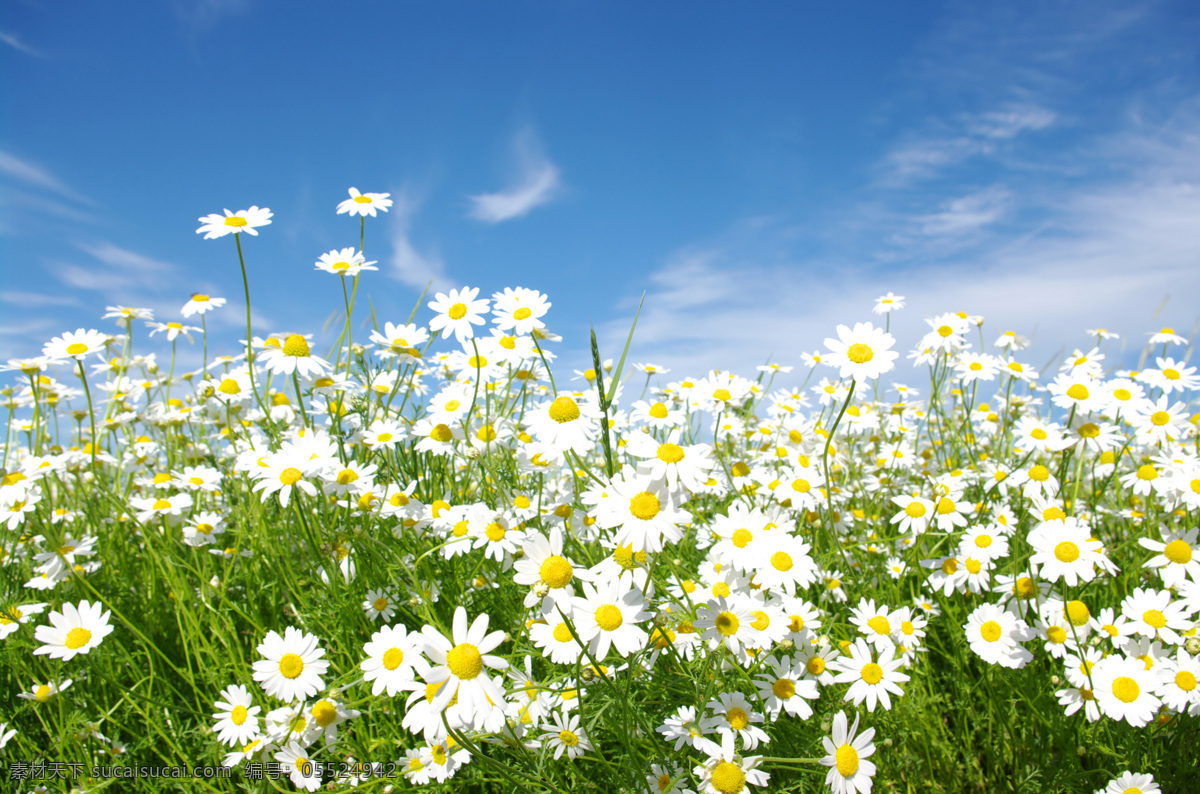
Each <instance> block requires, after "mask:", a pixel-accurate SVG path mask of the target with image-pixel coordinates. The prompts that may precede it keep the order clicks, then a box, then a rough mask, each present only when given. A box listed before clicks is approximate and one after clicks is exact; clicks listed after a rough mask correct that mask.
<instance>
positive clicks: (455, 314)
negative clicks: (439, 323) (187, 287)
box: [446, 303, 467, 320]
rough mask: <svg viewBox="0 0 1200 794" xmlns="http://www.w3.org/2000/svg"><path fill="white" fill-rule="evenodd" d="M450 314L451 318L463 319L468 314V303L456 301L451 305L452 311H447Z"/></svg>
mask: <svg viewBox="0 0 1200 794" xmlns="http://www.w3.org/2000/svg"><path fill="white" fill-rule="evenodd" d="M446 313H447V314H448V315H450V319H451V320H461V319H462V318H464V317H466V316H467V304H465V303H456V304H454V305H453V306H451V307H450V311H448V312H446Z"/></svg>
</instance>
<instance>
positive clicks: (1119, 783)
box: [1096, 772, 1162, 794]
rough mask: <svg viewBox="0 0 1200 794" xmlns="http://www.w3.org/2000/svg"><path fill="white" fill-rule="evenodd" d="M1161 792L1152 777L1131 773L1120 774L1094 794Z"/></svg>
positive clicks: (1153, 793)
mask: <svg viewBox="0 0 1200 794" xmlns="http://www.w3.org/2000/svg"><path fill="white" fill-rule="evenodd" d="M1160 791H1162V789H1160V788H1159V787H1158V784H1157V783H1155V782H1154V775H1136V774H1134V773H1133V772H1122V773H1121V774H1120V775H1119V776H1117V777H1116V778H1115V779H1113V780H1112V781H1111V782H1110V783H1109V784H1108V785H1107V786H1105V787H1104V788H1102V789H1097V790H1096V794H1130V792H1135V793H1136V794H1159V792H1160Z"/></svg>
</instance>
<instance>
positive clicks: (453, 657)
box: [446, 642, 483, 681]
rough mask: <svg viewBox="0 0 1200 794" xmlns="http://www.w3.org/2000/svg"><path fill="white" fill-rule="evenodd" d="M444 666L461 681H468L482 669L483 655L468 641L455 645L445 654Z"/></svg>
mask: <svg viewBox="0 0 1200 794" xmlns="http://www.w3.org/2000/svg"><path fill="white" fill-rule="evenodd" d="M446 666H447V667H449V668H450V672H451V673H452V674H453V675H455V676H457V677H458V678H459V680H461V681H470V680H471V679H472V678H475V677H476V676H477V675H479V674H480V673H481V672H482V671H483V656H482V655H480V653H479V649H478V648H476V647H475V646H474V645H472V644H471V643H469V642H464V643H462V644H460V645H455V646H454V647H453V648H451V649H450V652H449V653H447V654H446Z"/></svg>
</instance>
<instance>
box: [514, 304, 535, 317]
mask: <svg viewBox="0 0 1200 794" xmlns="http://www.w3.org/2000/svg"><path fill="white" fill-rule="evenodd" d="M532 316H533V310H532V309H530V308H529V307H528V306H522V307H521V308H519V309H517V310H516V311H515V312H513V319H514V320H528V319H529V318H530V317H532Z"/></svg>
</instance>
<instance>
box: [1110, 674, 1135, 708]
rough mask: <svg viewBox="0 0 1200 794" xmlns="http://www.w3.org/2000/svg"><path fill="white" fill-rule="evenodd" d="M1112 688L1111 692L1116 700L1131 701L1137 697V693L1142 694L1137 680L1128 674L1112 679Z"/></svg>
mask: <svg viewBox="0 0 1200 794" xmlns="http://www.w3.org/2000/svg"><path fill="white" fill-rule="evenodd" d="M1112 690H1113V694H1114V695H1116V696H1117V700H1120V701H1122V702H1124V703H1132V702H1133V701H1135V700H1137V699H1138V695H1140V694H1142V689H1141V687H1139V686H1138V683H1137V681H1134V680H1133V679H1132V678H1129V677H1128V676H1121V677H1120V678H1118V679H1117V680H1115V681H1113V685H1112Z"/></svg>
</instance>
